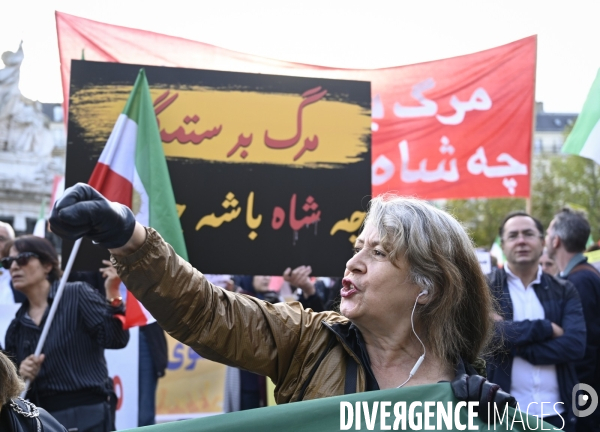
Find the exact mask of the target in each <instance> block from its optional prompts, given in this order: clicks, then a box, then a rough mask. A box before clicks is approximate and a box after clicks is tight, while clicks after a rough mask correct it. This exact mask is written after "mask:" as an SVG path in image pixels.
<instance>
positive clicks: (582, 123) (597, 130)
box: [562, 70, 600, 163]
mask: <svg viewBox="0 0 600 432" xmlns="http://www.w3.org/2000/svg"><path fill="white" fill-rule="evenodd" d="M562 151H563V153H570V154H575V155H579V156H583V157H587V158H589V159H593V160H594V161H596V162H597V163H600V70H598V74H597V75H596V79H595V80H594V83H593V84H592V88H591V89H590V92H589V94H588V97H587V99H586V101H585V103H584V104H583V108H582V110H581V114H579V116H578V118H577V121H576V122H575V126H574V127H573V130H572V131H571V133H570V134H569V136H568V137H567V140H566V141H565V144H564V145H563V148H562Z"/></svg>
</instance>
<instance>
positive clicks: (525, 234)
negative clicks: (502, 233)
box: [504, 231, 544, 242]
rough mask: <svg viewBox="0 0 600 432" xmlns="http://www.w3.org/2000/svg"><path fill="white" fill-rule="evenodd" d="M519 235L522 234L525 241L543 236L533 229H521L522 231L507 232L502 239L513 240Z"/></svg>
mask: <svg viewBox="0 0 600 432" xmlns="http://www.w3.org/2000/svg"><path fill="white" fill-rule="evenodd" d="M520 236H523V240H525V241H532V240H533V239H536V238H544V237H543V236H541V235H540V234H538V233H536V232H534V231H523V232H510V233H508V235H507V236H506V238H505V239H504V241H508V242H514V241H517V240H518V239H519V237H520Z"/></svg>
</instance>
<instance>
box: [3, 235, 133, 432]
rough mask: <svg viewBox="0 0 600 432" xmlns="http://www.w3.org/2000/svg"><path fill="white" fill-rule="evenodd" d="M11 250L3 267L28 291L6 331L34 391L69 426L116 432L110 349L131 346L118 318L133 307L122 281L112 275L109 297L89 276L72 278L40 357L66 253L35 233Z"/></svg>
mask: <svg viewBox="0 0 600 432" xmlns="http://www.w3.org/2000/svg"><path fill="white" fill-rule="evenodd" d="M4 254H5V256H6V257H5V258H3V259H2V260H1V262H2V267H3V268H5V269H7V270H9V271H10V274H11V276H12V281H13V285H14V287H15V289H16V290H17V291H20V292H22V293H23V294H24V295H25V296H26V298H27V300H26V301H25V302H24V303H23V305H22V306H21V308H20V309H19V310H18V311H17V314H16V316H15V318H14V320H13V321H12V322H11V324H10V326H9V328H8V331H7V332H6V351H7V352H8V353H9V354H11V355H12V357H13V358H15V359H16V363H17V367H18V370H19V374H20V375H21V377H22V378H23V379H28V380H30V381H31V387H30V390H29V392H28V394H27V397H28V398H29V399H30V400H31V401H32V402H33V403H35V404H36V405H38V406H40V407H42V408H45V409H46V410H47V411H48V412H50V413H51V414H52V415H53V416H54V417H55V418H56V419H57V420H58V421H59V422H60V423H62V424H63V425H64V426H65V427H66V428H67V429H75V428H76V429H77V430H78V432H87V431H90V432H107V431H109V430H110V427H111V423H112V419H111V416H110V407H109V400H108V398H109V394H110V392H111V391H112V380H111V379H110V378H109V376H108V371H107V367H106V361H105V360H104V349H105V348H112V349H115V348H123V347H125V346H126V345H127V342H128V340H129V332H128V331H126V330H123V328H122V324H121V321H120V320H119V319H118V316H119V315H123V314H124V311H125V309H124V305H123V302H122V300H121V298H120V297H119V289H118V285H119V284H118V280H115V278H112V277H109V278H107V281H106V283H105V288H106V298H104V297H103V296H102V295H101V294H100V293H99V292H98V291H96V290H94V289H93V288H92V287H91V286H90V285H88V284H86V283H83V282H69V283H67V284H66V286H65V290H64V292H63V296H62V299H61V301H60V305H59V307H58V309H57V311H56V315H55V317H54V320H53V322H52V326H51V328H50V331H49V333H48V337H47V339H46V343H45V345H44V348H43V350H42V354H41V355H40V356H39V357H36V356H35V355H34V354H33V353H34V351H35V348H36V346H37V343H38V340H39V338H40V335H41V333H42V329H43V327H44V324H45V323H46V318H47V316H48V312H49V310H50V306H51V304H52V301H53V300H54V296H55V295H56V291H57V290H58V283H59V279H60V276H61V270H60V267H59V264H58V255H57V253H56V250H55V249H54V247H53V246H52V244H51V243H50V242H49V241H48V240H46V239H42V238H39V237H34V236H23V237H19V238H17V239H16V240H14V241H11V242H9V243H8V244H7V245H6V246H5V249H4Z"/></svg>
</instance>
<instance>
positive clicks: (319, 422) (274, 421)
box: [140, 383, 556, 432]
mask: <svg viewBox="0 0 600 432" xmlns="http://www.w3.org/2000/svg"><path fill="white" fill-rule="evenodd" d="M342 401H348V402H351V403H352V405H353V406H355V402H356V401H361V402H368V403H369V408H370V409H373V408H372V407H373V403H374V402H376V401H379V403H381V402H382V401H390V402H391V407H389V408H387V409H386V411H387V412H389V413H390V417H387V419H386V424H387V426H390V429H392V430H393V425H394V421H395V414H394V409H393V407H394V404H395V403H396V402H401V401H406V418H407V420H406V429H404V430H426V429H425V423H424V420H423V415H421V427H420V428H418V427H416V428H414V429H413V428H411V426H410V423H409V421H408V410H409V405H410V403H411V402H412V401H422V402H425V401H436V402H437V401H440V402H443V403H444V406H446V407H447V403H448V402H452V409H454V407H456V404H457V403H458V402H459V401H458V400H457V399H456V398H455V397H454V394H453V393H452V388H451V387H450V383H438V384H429V385H423V386H414V387H407V388H402V389H390V390H380V391H373V392H366V393H357V394H353V395H347V396H336V397H330V398H324V399H315V400H310V401H305V402H295V403H289V404H285V405H279V406H275V407H268V408H259V409H254V410H249V411H240V412H236V413H230V414H223V415H215V416H210V417H203V418H199V419H194V420H186V421H179V422H173V423H165V424H161V425H155V426H147V427H145V428H141V429H140V430H143V431H144V432H196V431H215V432H218V431H222V432H229V431H237V430H244V431H261V432H269V431H272V432H281V431H294V432H315V431H339V430H340V421H341V419H340V402H342ZM431 411H432V412H434V413H435V408H433V409H432V410H431ZM415 412H421V413H422V412H423V408H422V407H421V408H417V409H416V410H415ZM415 417H416V416H415ZM514 417H515V410H514V409H512V408H508V409H507V415H506V416H505V417H504V419H505V420H504V422H503V424H502V425H501V424H500V421H499V420H497V423H496V429H495V430H497V431H506V430H513V431H527V430H556V429H553V428H552V426H550V425H548V424H547V423H541V422H539V424H538V419H537V418H536V417H531V416H527V415H526V414H525V413H523V414H522V415H521V416H520V415H518V414H517V416H516V418H515V420H516V421H515V422H514V423H513V418H514ZM521 420H522V422H521ZM527 421H529V425H531V427H532V428H531V429H530V428H529V427H528V425H527ZM507 422H508V423H507ZM460 423H461V424H462V425H464V426H465V429H464V430H469V427H468V414H467V408H462V409H461V410H460ZM429 424H430V425H432V426H433V429H429V430H440V431H449V430H452V431H454V430H461V429H460V428H459V427H456V426H457V424H455V423H454V416H452V425H453V428H452V429H447V428H446V427H445V424H444V423H443V422H442V427H441V428H437V417H436V416H435V415H434V416H433V417H432V418H431V419H430V421H429ZM473 424H474V425H475V426H477V427H478V429H474V428H472V429H470V430H488V425H487V423H484V422H483V421H481V420H479V419H478V418H475V419H474V423H473ZM542 425H543V426H544V428H543V429H542ZM360 426H361V428H360V429H358V430H383V429H381V416H380V415H379V410H378V412H377V414H376V417H375V422H374V425H372V426H373V428H372V429H371V428H369V427H368V426H367V424H366V421H365V416H364V415H363V416H362V419H361V424H360ZM347 430H357V429H356V424H355V423H353V424H352V426H351V427H350V429H347ZM399 430H402V423H400V424H399ZM490 430H494V424H493V422H492V423H491V428H490Z"/></svg>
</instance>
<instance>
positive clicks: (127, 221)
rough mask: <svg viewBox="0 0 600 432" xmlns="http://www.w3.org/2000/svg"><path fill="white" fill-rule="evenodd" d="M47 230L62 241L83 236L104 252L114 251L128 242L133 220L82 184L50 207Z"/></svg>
mask: <svg viewBox="0 0 600 432" xmlns="http://www.w3.org/2000/svg"><path fill="white" fill-rule="evenodd" d="M50 228H51V230H52V232H53V233H55V234H57V235H59V236H60V237H62V238H66V239H69V240H76V239H78V238H80V237H84V236H85V237H88V238H89V239H91V240H93V241H94V243H96V244H98V245H100V246H103V247H105V248H107V249H116V248H119V247H121V246H123V245H125V244H126V243H127V242H128V240H129V239H130V238H131V236H132V234H133V230H134V228H135V217H134V216H133V213H132V211H131V210H130V209H129V208H128V207H127V206H124V205H122V204H119V203H116V202H111V201H109V200H107V199H106V198H105V197H104V196H103V195H102V194H101V193H100V192H98V191H97V190H96V189H94V188H93V187H91V186H89V185H87V184H85V183H77V184H76V185H75V186H72V187H70V188H68V189H67V190H65V193H64V194H63V196H62V197H61V198H60V199H59V200H58V201H57V202H56V204H54V208H53V209H52V213H51V215H50Z"/></svg>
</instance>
